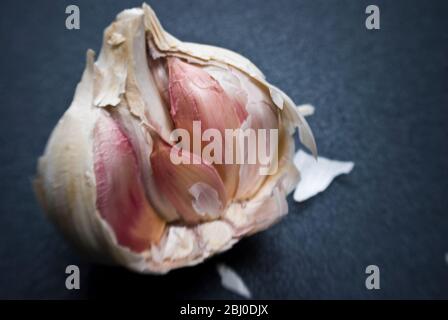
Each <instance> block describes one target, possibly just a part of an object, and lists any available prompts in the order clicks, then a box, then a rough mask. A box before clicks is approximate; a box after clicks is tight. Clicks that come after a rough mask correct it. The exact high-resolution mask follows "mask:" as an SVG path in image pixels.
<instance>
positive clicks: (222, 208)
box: [34, 4, 316, 273]
mask: <svg viewBox="0 0 448 320" xmlns="http://www.w3.org/2000/svg"><path fill="white" fill-rule="evenodd" d="M94 55H95V54H94V52H93V51H92V50H88V52H87V63H86V68H85V70H84V73H83V76H82V79H81V81H80V83H79V84H78V86H77V88H76V92H75V96H74V99H73V102H72V104H71V105H70V107H69V108H68V110H67V111H66V112H65V113H64V115H63V116H62V118H61V119H60V120H59V122H58V124H57V126H56V127H55V129H54V131H53V132H52V134H51V136H50V138H49V141H48V143H47V146H46V148H45V152H44V155H43V156H42V157H41V158H40V159H39V161H38V170H37V177H36V179H35V181H34V187H35V190H36V194H37V196H38V198H39V200H40V202H41V203H42V206H43V207H44V209H45V211H46V212H47V214H48V217H49V218H50V219H51V220H52V221H53V222H54V223H55V224H56V225H57V226H58V228H59V229H60V230H61V231H62V232H63V234H64V235H65V236H66V237H67V239H68V240H69V241H71V242H72V243H73V244H74V245H75V246H76V247H77V248H79V249H80V250H81V251H82V252H84V253H85V254H86V255H88V256H89V257H90V258H91V259H92V260H94V261H98V262H101V263H107V264H118V265H121V266H124V267H126V268H129V269H131V270H134V271H137V272H143V273H166V272H168V271H169V270H172V269H174V268H179V267H184V266H191V265H195V264H198V263H200V262H202V261H203V260H204V259H206V258H207V257H209V256H211V255H213V254H216V253H219V252H222V251H225V250H227V249H229V248H231V247H232V246H233V245H234V244H235V243H236V242H237V241H238V240H239V239H241V238H242V237H244V236H247V235H250V234H253V233H255V232H258V231H261V230H263V229H266V228H267V227H269V226H270V225H272V224H273V223H275V222H276V221H278V220H279V219H280V218H281V217H282V216H284V215H285V214H286V213H287V211H288V205H287V202H286V196H287V194H289V193H290V192H291V191H292V190H293V188H294V187H295V185H296V184H297V182H298V180H299V172H298V171H297V169H296V168H295V166H294V164H293V162H292V157H293V154H294V139H293V136H292V134H293V133H294V131H295V129H296V128H298V130H299V135H300V140H301V142H302V143H303V144H304V145H305V146H306V147H308V149H310V150H311V151H312V153H313V154H314V155H316V145H315V142H314V138H313V135H312V133H311V130H310V128H309V127H308V124H307V123H306V121H305V119H304V118H303V116H302V115H301V114H300V113H299V112H297V111H296V107H295V105H294V103H293V102H292V100H291V99H290V98H289V97H288V96H287V95H286V94H285V93H283V92H282V91H281V90H279V89H278V88H276V87H275V86H273V85H271V84H269V83H268V82H267V81H266V79H265V77H264V75H263V74H262V72H261V71H260V70H259V69H258V68H257V67H256V66H255V65H253V64H252V63H251V62H250V61H249V60H248V59H246V58H244V57H242V56H240V55H239V54H237V53H234V52H232V51H229V50H226V49H222V48H217V47H213V46H208V45H201V44H195V43H188V42H181V41H179V40H178V39H176V38H175V37H173V36H172V35H170V34H169V33H167V32H166V31H165V30H164V29H163V28H162V26H161V25H160V23H159V21H158V19H157V17H156V15H155V13H154V12H153V10H152V9H151V8H150V7H149V6H148V5H146V4H143V6H142V8H134V9H129V10H125V11H123V12H121V13H120V14H119V15H118V16H117V18H116V21H115V22H113V23H112V24H111V25H110V26H109V27H108V28H107V29H106V30H105V32H104V40H103V45H102V49H101V53H100V55H99V57H98V60H97V61H96V62H94ZM183 64H185V65H186V66H185V68H184V69H182V68H183V67H182V66H183ZM173 66H174V67H176V66H177V67H178V66H180V67H181V69H179V70H180V72H178V73H176V72H177V71H173V73H170V70H171V69H170V68H173ZM191 66H192V67H191ZM190 67H191V68H190ZM190 69H191V70H190ZM182 70H184V71H185V70H186V71H185V74H186V77H187V78H188V79H189V80H188V79H187V80H188V81H196V80H197V81H204V82H206V83H207V85H209V84H210V85H211V86H214V87H215V89H216V88H218V89H219V90H218V89H216V90H218V91H219V94H218V96H217V97H215V98H210V97H208V94H209V93H205V92H202V91H200V90H199V92H197V93H195V94H196V96H197V97H196V98H195V97H193V99H200V98H201V97H202V96H203V95H204V96H206V97H207V99H215V100H214V101H217V102H216V103H222V104H223V106H222V107H223V108H230V107H229V105H232V106H234V107H232V108H234V109H232V111H230V109H226V110H225V114H226V115H227V118H226V119H225V120H223V122H219V121H217V119H216V118H213V117H211V116H210V114H209V113H208V111H207V107H206V106H204V107H203V108H202V107H200V106H199V107H198V108H199V109H197V114H198V117H200V119H201V120H204V121H203V122H204V123H208V124H209V125H210V126H211V127H218V129H219V128H220V127H223V128H224V127H226V128H227V127H229V126H230V127H243V126H247V127H252V128H254V129H258V128H267V129H268V128H277V129H279V132H280V142H279V145H278V148H277V151H278V155H279V159H278V170H277V171H276V172H275V174H273V175H268V176H259V175H258V174H257V170H258V166H257V164H254V165H244V164H241V165H238V166H235V167H232V165H222V166H221V167H220V166H214V165H211V164H208V163H206V162H204V163H202V164H198V165H196V166H194V167H188V166H184V167H182V166H180V167H175V166H174V165H173V164H171V163H170V162H169V160H167V153H166V152H167V150H169V148H170V147H172V146H171V145H170V143H171V142H170V133H171V132H172V131H173V130H174V129H175V128H176V126H183V125H185V123H186V125H188V121H190V120H193V118H191V119H190V118H188V112H184V111H182V110H183V109H182V108H188V99H187V100H186V101H187V105H186V107H185V105H182V104H179V105H178V104H177V100H176V99H181V98H182V93H181V92H182V90H183V89H185V88H186V87H188V81H187V82H186V83H184V84H182V86H183V87H181V88H180V89H181V90H180V91H179V90H177V89H176V88H175V83H174V82H173V81H172V79H173V78H174V77H175V76H176V75H177V76H180V77H181V79H182V76H183V72H184V71H182ZM170 81H171V82H170ZM176 81H177V80H176ZM176 83H177V82H176ZM176 90H177V91H176ZM192 90H193V89H192ZM179 92H180V93H179ZM173 95H175V97H174V99H175V100H173V97H172V96H173ZM193 96H194V94H193ZM216 99H217V100H216ZM195 101H196V102H197V101H198V100H195ZM196 102H195V103H196ZM173 105H175V106H176V108H177V109H173ZM200 108H202V109H200ZM173 110H174V111H173ZM176 111H177V112H180V113H179V114H182V112H184V114H186V115H185V117H187V118H179V117H178V116H176ZM195 114H196V113H195ZM230 114H231V115H230ZM207 121H208V122H207ZM184 151H185V156H191V157H197V155H196V154H194V152H192V153H191V154H189V153H188V152H189V151H188V150H183V149H182V150H180V152H184ZM182 156H184V154H182Z"/></svg>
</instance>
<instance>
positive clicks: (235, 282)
mask: <svg viewBox="0 0 448 320" xmlns="http://www.w3.org/2000/svg"><path fill="white" fill-rule="evenodd" d="M216 269H217V270H218V273H219V276H220V277H221V284H222V286H223V287H224V288H226V289H227V290H230V291H232V292H234V293H236V294H239V295H240V296H243V297H245V298H247V299H250V298H252V294H251V293H250V291H249V289H248V288H247V286H246V285H245V284H244V281H243V279H241V277H240V276H239V275H238V274H237V273H236V272H235V271H234V270H233V269H232V268H230V267H229V266H226V265H225V264H222V263H220V264H218V265H217V266H216Z"/></svg>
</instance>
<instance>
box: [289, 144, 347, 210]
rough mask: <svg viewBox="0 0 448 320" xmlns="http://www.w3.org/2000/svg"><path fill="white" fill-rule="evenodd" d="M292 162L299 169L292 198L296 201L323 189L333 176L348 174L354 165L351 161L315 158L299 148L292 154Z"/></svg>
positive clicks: (309, 196)
mask: <svg viewBox="0 0 448 320" xmlns="http://www.w3.org/2000/svg"><path fill="white" fill-rule="evenodd" d="M294 164H295V166H296V167H297V169H298V170H299V171H300V182H299V184H298V185H297V187H296V190H295V191H294V200H295V201H297V202H301V201H305V200H307V199H309V198H311V197H313V196H315V195H316V194H318V193H319V192H322V191H324V190H325V189H327V187H328V186H329V185H330V183H331V181H333V179H334V178H336V177H337V176H339V175H341V174H348V173H349V172H350V171H352V169H353V166H354V165H355V164H354V163H353V162H351V161H347V162H344V161H336V160H330V159H326V158H323V157H318V158H317V160H316V159H315V158H314V157H313V156H311V155H309V154H307V153H306V152H304V151H303V150H299V151H298V152H297V153H296V155H295V156H294Z"/></svg>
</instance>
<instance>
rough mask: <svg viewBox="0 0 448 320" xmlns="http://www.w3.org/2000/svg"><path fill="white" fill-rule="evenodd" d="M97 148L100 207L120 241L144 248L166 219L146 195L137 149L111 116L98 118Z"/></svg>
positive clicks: (97, 181)
mask: <svg viewBox="0 0 448 320" xmlns="http://www.w3.org/2000/svg"><path fill="white" fill-rule="evenodd" d="M93 148H94V151H93V152H94V168H95V177H96V188H97V200H96V203H97V208H98V210H99V212H100V214H101V216H102V217H103V218H104V219H105V220H106V221H107V222H108V223H109V224H110V226H111V227H112V229H113V230H114V233H115V235H116V237H117V240H118V243H119V244H121V245H122V246H125V247H128V248H130V249H132V250H133V251H136V252H141V251H144V250H145V249H147V248H148V247H149V246H150V245H151V244H152V243H156V242H157V241H158V240H159V239H160V237H161V235H162V233H163V230H164V228H165V222H164V221H163V220H162V219H161V218H159V216H158V215H157V214H156V213H155V212H154V210H153V209H152V207H151V205H150V204H149V203H148V201H147V199H146V196H145V192H144V188H143V185H142V181H141V179H140V169H139V166H138V163H137V158H136V156H135V152H134V149H133V147H132V145H131V143H130V141H129V139H128V138H127V137H126V135H125V134H124V132H123V131H122V130H121V129H120V128H119V126H118V124H117V123H116V122H115V121H114V120H113V119H112V118H111V117H110V116H102V117H100V118H99V119H98V121H97V123H96V126H95V129H94V145H93Z"/></svg>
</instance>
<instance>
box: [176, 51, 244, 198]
mask: <svg viewBox="0 0 448 320" xmlns="http://www.w3.org/2000/svg"><path fill="white" fill-rule="evenodd" d="M168 70H169V94H170V103H171V116H172V118H173V121H174V124H175V127H176V128H180V129H185V130H187V131H188V132H189V134H190V137H192V140H193V141H202V135H203V132H204V131H205V130H207V129H216V130H218V131H219V132H220V134H221V137H223V138H224V137H225V136H226V134H225V130H226V129H238V128H239V127H240V120H239V118H238V115H237V112H236V110H237V109H238V108H241V106H239V105H238V103H236V102H235V101H233V100H232V99H230V98H229V97H228V96H227V94H226V93H225V91H224V90H223V89H222V87H221V86H220V85H219V83H218V82H217V81H216V80H215V79H213V78H212V77H211V76H210V75H209V74H208V73H207V72H205V71H204V70H202V69H201V68H200V67H196V66H193V65H191V64H189V63H186V62H183V61H181V60H180V59H178V58H171V57H170V58H168ZM194 121H200V127H201V129H200V130H194ZM235 142H236V139H235ZM181 143H182V141H181ZM204 146H205V143H203V144H202V147H201V150H200V152H199V153H198V151H197V150H195V148H194V147H193V148H192V150H191V152H195V153H196V154H198V155H199V156H200V155H201V153H202V150H203V148H204ZM235 149H236V143H233V146H229V143H225V144H224V148H223V149H222V152H221V157H220V160H221V163H222V164H215V167H216V169H217V170H218V173H219V175H220V176H221V178H222V180H223V182H224V185H225V187H226V190H227V194H228V196H229V197H232V196H233V195H234V193H235V190H236V188H237V184H238V170H239V166H238V165H237V164H235V161H233V162H232V164H224V162H225V161H226V156H227V155H228V154H232V155H233V156H236V152H234V150H235Z"/></svg>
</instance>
